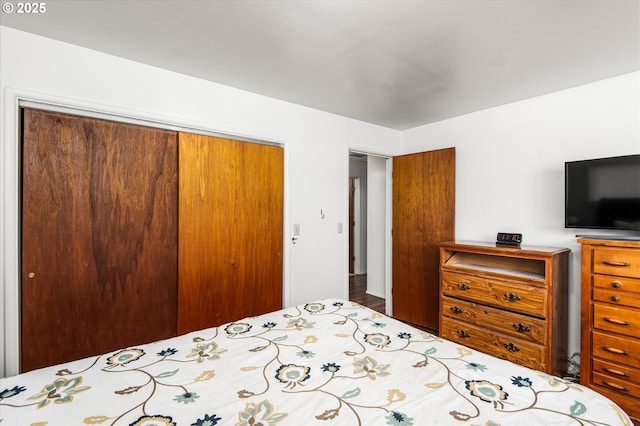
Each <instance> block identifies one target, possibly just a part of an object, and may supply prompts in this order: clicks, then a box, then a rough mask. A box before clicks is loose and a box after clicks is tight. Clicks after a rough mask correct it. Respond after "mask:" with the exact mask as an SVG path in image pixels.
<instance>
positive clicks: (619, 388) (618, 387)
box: [602, 380, 629, 392]
mask: <svg viewBox="0 0 640 426" xmlns="http://www.w3.org/2000/svg"><path fill="white" fill-rule="evenodd" d="M602 384H603V385H605V386H609V387H610V388H614V389H618V390H621V391H623V392H629V389H628V388H627V387H625V386H620V385H617V384H615V383H609V382H607V381H606V380H603V381H602Z"/></svg>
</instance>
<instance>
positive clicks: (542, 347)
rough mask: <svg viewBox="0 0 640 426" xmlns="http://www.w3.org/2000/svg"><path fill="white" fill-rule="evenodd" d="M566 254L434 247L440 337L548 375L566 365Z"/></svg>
mask: <svg viewBox="0 0 640 426" xmlns="http://www.w3.org/2000/svg"><path fill="white" fill-rule="evenodd" d="M568 254H569V249H566V248H548V247H534V246H522V247H505V246H496V245H495V244H494V243H481V242H465V241H459V242H445V243H441V244H440V335H441V336H442V337H444V338H446V339H449V340H453V341H457V342H459V343H460V344H463V345H465V346H469V347H471V348H474V349H476V350H479V351H482V352H486V353H489V354H491V355H494V356H497V357H499V358H503V359H508V360H510V361H513V362H516V363H518V364H522V365H525V366H527V367H531V368H534V369H537V370H541V371H544V372H547V373H550V374H555V375H563V374H564V373H565V372H566V367H567V365H568V360H567V319H566V318H567V316H566V312H567V291H568V289H567V285H568V284H567V283H568Z"/></svg>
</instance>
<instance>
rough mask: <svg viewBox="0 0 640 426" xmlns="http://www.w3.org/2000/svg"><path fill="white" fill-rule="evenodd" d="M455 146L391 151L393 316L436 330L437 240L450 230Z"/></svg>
mask: <svg viewBox="0 0 640 426" xmlns="http://www.w3.org/2000/svg"><path fill="white" fill-rule="evenodd" d="M455 159H456V158H455V149H454V148H447V149H440V150H436V151H427V152H419V153H415V154H408V155H400V156H397V157H393V262H392V263H393V316H394V317H396V318H398V319H401V320H403V321H408V322H410V323H413V324H417V325H420V326H423V327H427V328H430V329H432V330H438V316H439V315H438V314H439V309H440V308H439V286H440V282H439V272H438V267H439V261H440V254H439V251H438V243H440V242H442V241H449V240H452V239H454V236H455V172H456V170H455V164H456V163H455Z"/></svg>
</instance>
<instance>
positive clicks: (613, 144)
mask: <svg viewBox="0 0 640 426" xmlns="http://www.w3.org/2000/svg"><path fill="white" fill-rule="evenodd" d="M639 80H640V73H637V72H636V73H632V74H626V75H623V76H619V77H615V78H611V79H607V80H602V81H599V82H595V83H592V84H588V85H584V86H580V87H575V88H572V89H569V90H564V91H561V92H556V93H553V94H550V95H546V96H540V97H536V98H531V99H528V100H525V101H522V102H517V103H512V104H509V105H504V106H500V107H497V108H491V109H487V110H484V111H480V112H476V113H473V114H468V115H464V116H460V117H457V118H453V119H450V120H445V121H441V122H438V123H434V124H431V125H427V126H422V127H418V128H414V129H411V130H408V131H405V132H403V135H402V137H403V140H402V151H403V153H410V152H417V151H424V150H428V149H436V148H443V147H448V146H455V147H456V155H457V157H456V238H457V239H467V240H484V241H495V237H496V233H497V232H498V231H504V232H521V233H522V234H523V243H525V244H529V245H545V246H558V247H568V248H570V249H571V250H572V253H571V260H570V272H569V281H570V290H569V293H570V294H569V298H570V302H569V304H570V306H569V355H571V354H572V353H573V352H578V351H579V350H580V304H579V299H580V247H579V245H578V244H577V243H576V238H575V235H576V234H577V233H583V234H585V233H586V234H596V233H598V232H597V231H590V230H587V231H585V230H583V231H580V230H576V229H565V228H564V162H565V161H571V160H582V159H589V158H598V157H608V156H616V155H626V154H638V153H640V84H639ZM600 234H606V232H600ZM618 234H621V235H622V234H633V233H632V232H619V233H618Z"/></svg>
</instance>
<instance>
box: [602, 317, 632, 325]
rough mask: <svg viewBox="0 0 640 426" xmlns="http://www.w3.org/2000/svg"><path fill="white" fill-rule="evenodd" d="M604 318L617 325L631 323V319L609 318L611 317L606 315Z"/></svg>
mask: <svg viewBox="0 0 640 426" xmlns="http://www.w3.org/2000/svg"><path fill="white" fill-rule="evenodd" d="M604 320H605V321H606V322H610V323H611V324H617V325H629V321H620V320H617V319H614V318H609V317H604Z"/></svg>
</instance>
